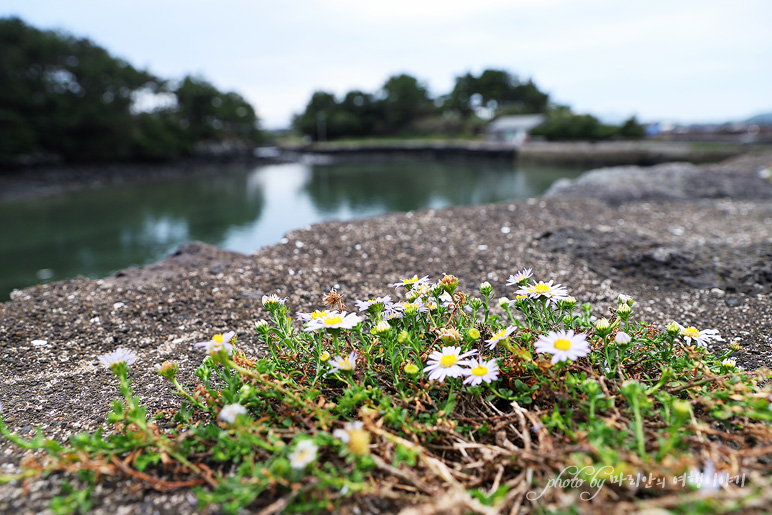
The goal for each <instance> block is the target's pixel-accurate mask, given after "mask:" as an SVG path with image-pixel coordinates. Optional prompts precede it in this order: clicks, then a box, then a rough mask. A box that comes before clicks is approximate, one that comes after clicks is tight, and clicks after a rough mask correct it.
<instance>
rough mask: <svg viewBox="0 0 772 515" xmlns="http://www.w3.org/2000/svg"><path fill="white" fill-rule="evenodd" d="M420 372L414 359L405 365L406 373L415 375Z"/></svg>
mask: <svg viewBox="0 0 772 515" xmlns="http://www.w3.org/2000/svg"><path fill="white" fill-rule="evenodd" d="M418 372H419V370H418V367H417V366H416V364H415V363H413V362H412V361H409V362H408V363H407V364H406V365H405V373H406V374H407V375H409V376H414V375H416V374H417V373H418Z"/></svg>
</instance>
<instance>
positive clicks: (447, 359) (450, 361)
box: [440, 354, 458, 368]
mask: <svg viewBox="0 0 772 515" xmlns="http://www.w3.org/2000/svg"><path fill="white" fill-rule="evenodd" d="M456 361H458V357H457V356H456V355H455V354H448V355H446V356H443V357H442V359H440V366H441V367H443V368H448V367H452V366H453V365H455V364H456Z"/></svg>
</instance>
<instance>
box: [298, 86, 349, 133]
mask: <svg viewBox="0 0 772 515" xmlns="http://www.w3.org/2000/svg"><path fill="white" fill-rule="evenodd" d="M337 109H338V102H337V100H335V95H333V94H332V93H327V92H326V91H315V92H314V94H313V95H311V100H309V102H308V105H306V110H305V111H303V114H301V115H300V116H296V117H295V120H294V121H293V125H294V127H295V129H297V130H298V131H300V132H301V133H302V134H305V135H306V136H310V137H312V138H313V139H314V140H316V141H319V140H320V139H327V138H330V137H331V136H330V134H329V132H328V131H327V126H326V124H327V119H328V118H330V117H331V116H332V114H333V113H335V111H336V110H337ZM333 135H334V133H333ZM333 137H334V136H333Z"/></svg>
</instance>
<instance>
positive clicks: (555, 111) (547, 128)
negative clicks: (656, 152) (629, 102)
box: [531, 106, 645, 141]
mask: <svg viewBox="0 0 772 515" xmlns="http://www.w3.org/2000/svg"><path fill="white" fill-rule="evenodd" d="M644 134H645V130H644V127H643V126H642V125H640V124H638V122H637V121H636V120H635V117H632V118H630V119H629V120H627V121H626V122H625V123H624V124H623V125H622V126H621V127H618V126H616V125H605V124H602V123H600V121H599V120H598V119H597V118H595V117H594V116H592V115H589V114H583V115H579V114H574V113H572V112H571V109H569V108H568V107H565V106H555V107H553V108H551V109H550V110H549V112H548V113H547V121H546V122H545V123H544V124H542V125H540V126H539V127H536V128H535V129H533V130H532V131H531V135H533V136H540V137H543V138H545V139H547V140H549V141H575V140H586V141H600V140H608V139H619V138H624V139H640V138H642V137H643V136H644Z"/></svg>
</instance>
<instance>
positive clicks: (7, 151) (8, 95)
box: [0, 18, 260, 167]
mask: <svg viewBox="0 0 772 515" xmlns="http://www.w3.org/2000/svg"><path fill="white" fill-rule="evenodd" d="M0 48H1V49H2V51H1V52H0V86H1V87H0V166H6V167H8V166H15V165H17V164H19V163H20V162H22V161H23V160H27V161H29V160H32V161H34V156H36V155H37V156H41V155H48V156H56V157H58V158H61V159H63V160H64V161H66V162H86V161H90V162H93V161H108V160H109V161H118V160H129V159H165V158H169V157H175V156H179V155H180V154H184V153H187V152H189V151H190V150H191V148H192V146H193V144H195V143H196V142H197V141H199V140H201V139H210V140H211V139H214V140H218V141H223V140H232V139H238V140H239V141H241V142H244V143H246V144H254V143H255V142H256V141H257V140H258V138H259V135H260V134H259V130H258V127H257V123H258V119H257V115H256V114H255V111H254V108H252V106H251V105H250V104H249V103H248V102H246V101H245V100H244V99H243V98H241V97H240V96H239V95H237V94H236V93H223V92H220V91H218V90H217V89H216V88H214V87H213V86H212V85H211V84H209V83H207V82H206V81H204V80H203V79H194V78H190V77H186V78H185V79H184V80H183V81H181V82H180V84H179V85H178V86H177V87H176V90H175V91H174V93H175V98H176V106H175V107H166V108H162V109H157V110H153V111H152V112H143V111H141V110H138V109H137V108H136V100H137V98H138V97H140V96H142V95H143V94H150V95H153V94H159V93H164V92H166V93H169V92H170V89H169V84H168V82H166V81H164V80H162V79H160V78H158V77H156V76H154V75H152V74H150V73H148V72H146V71H142V70H137V69H135V68H134V67H132V66H131V65H130V64H129V63H127V62H126V61H124V60H122V59H118V58H115V57H113V56H111V55H110V54H109V52H107V50H105V49H103V48H101V47H100V46H98V45H96V44H94V43H92V42H91V41H89V40H88V39H78V38H75V37H73V36H70V35H68V34H63V33H58V32H53V31H41V30H38V29H35V28H34V27H30V26H28V25H26V24H25V23H24V22H23V21H22V20H20V19H18V18H6V19H0Z"/></svg>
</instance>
